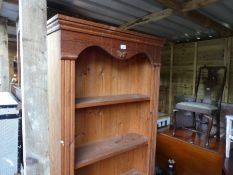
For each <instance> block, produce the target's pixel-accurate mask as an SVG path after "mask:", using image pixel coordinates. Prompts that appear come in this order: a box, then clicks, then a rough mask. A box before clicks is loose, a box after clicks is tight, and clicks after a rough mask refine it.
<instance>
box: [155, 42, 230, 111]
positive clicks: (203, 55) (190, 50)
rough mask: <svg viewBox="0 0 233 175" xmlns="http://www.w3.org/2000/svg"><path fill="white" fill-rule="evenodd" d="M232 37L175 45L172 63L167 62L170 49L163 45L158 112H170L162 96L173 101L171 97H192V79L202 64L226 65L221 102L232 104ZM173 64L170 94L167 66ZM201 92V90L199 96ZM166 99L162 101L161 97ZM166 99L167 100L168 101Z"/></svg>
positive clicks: (193, 85)
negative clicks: (223, 92)
mask: <svg viewBox="0 0 233 175" xmlns="http://www.w3.org/2000/svg"><path fill="white" fill-rule="evenodd" d="M232 53H233V46H232V38H225V39H224V38H220V39H212V40H205V41H199V42H195V43H193V42H192V43H183V44H175V45H174V50H173V55H174V56H173V57H174V58H173V63H172V65H170V63H171V62H170V60H169V56H170V55H171V48H169V47H164V49H163V50H162V59H161V62H162V63H165V64H164V65H163V64H162V67H161V82H160V104H159V105H160V106H159V110H160V111H161V112H166V113H169V112H171V110H172V107H170V106H169V105H167V104H170V103H164V102H163V103H162V99H170V100H172V102H171V103H172V104H173V98H174V96H193V95H194V89H195V79H196V76H197V73H198V70H199V67H201V66H204V65H210V66H218V65H227V66H228V73H227V74H228V75H227V83H226V84H227V85H228V86H226V87H225V95H224V98H223V101H224V102H228V103H233V78H231V77H233V71H232V69H233V65H232V61H233V58H232V55H233V54H232ZM171 66H172V93H171V94H172V95H170V93H169V88H168V87H169V83H170V79H169V77H170V73H171V70H170V67H171ZM202 95H203V93H202V92H200V94H199V97H201V96H202ZM164 101H165V100H164ZM168 101H169V100H168Z"/></svg>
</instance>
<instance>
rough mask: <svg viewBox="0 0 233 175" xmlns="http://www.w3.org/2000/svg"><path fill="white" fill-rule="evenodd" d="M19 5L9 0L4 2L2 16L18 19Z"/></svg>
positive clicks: (13, 19)
mask: <svg viewBox="0 0 233 175" xmlns="http://www.w3.org/2000/svg"><path fill="white" fill-rule="evenodd" d="M18 13H19V11H18V5H17V4H13V3H9V2H4V1H3V3H2V7H1V10H0V16H2V17H6V18H8V19H9V20H12V21H16V19H17V18H18Z"/></svg>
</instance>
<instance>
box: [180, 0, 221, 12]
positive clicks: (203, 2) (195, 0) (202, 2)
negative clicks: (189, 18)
mask: <svg viewBox="0 0 233 175" xmlns="http://www.w3.org/2000/svg"><path fill="white" fill-rule="evenodd" d="M219 1H220V0H191V1H189V2H187V3H186V4H184V5H183V7H182V12H188V11H191V10H195V9H198V8H202V7H205V6H208V5H210V4H214V3H216V2H219Z"/></svg>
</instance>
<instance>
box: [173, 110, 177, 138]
mask: <svg viewBox="0 0 233 175" xmlns="http://www.w3.org/2000/svg"><path fill="white" fill-rule="evenodd" d="M177 111H178V110H176V109H174V110H173V117H172V119H173V133H172V135H173V136H175V135H176V113H177Z"/></svg>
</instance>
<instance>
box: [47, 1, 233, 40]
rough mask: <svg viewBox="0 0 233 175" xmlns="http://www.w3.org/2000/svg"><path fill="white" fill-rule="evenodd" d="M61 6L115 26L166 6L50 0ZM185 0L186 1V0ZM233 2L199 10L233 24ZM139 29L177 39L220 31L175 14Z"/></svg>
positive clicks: (152, 2)
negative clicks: (74, 9) (232, 17)
mask: <svg viewBox="0 0 233 175" xmlns="http://www.w3.org/2000/svg"><path fill="white" fill-rule="evenodd" d="M49 2H52V3H55V4H57V6H60V7H61V6H68V7H69V8H74V7H75V8H76V12H77V14H79V15H81V16H83V17H86V18H89V19H92V20H97V21H101V22H104V23H108V24H112V25H115V26H119V25H122V24H124V23H126V22H128V21H130V20H133V19H137V18H140V17H143V16H145V15H148V14H150V13H153V12H158V11H161V10H163V9H164V7H163V6H162V5H160V4H159V3H158V2H156V1H155V0H49ZM182 2H184V0H183V1H182ZM232 7H233V1H229V0H224V1H220V2H218V3H215V4H213V5H209V6H208V7H205V8H201V9H199V10H198V11H199V12H200V13H202V14H204V15H207V16H209V17H210V18H212V19H214V20H216V21H217V22H221V23H226V24H229V25H230V26H232V25H233V20H231V19H230V18H231V16H232V15H233V11H232ZM216 11H218V13H216ZM222 12H223V13H222ZM131 30H137V31H141V32H145V33H149V34H152V35H158V36H162V37H165V38H167V39H169V40H173V41H190V40H193V39H195V38H198V39H199V38H200V39H202V38H208V37H211V38H212V37H218V33H217V32H215V31H213V30H211V29H208V28H206V27H203V26H201V25H199V24H196V23H194V22H192V21H190V20H188V19H186V18H184V17H182V16H179V15H174V16H170V17H168V18H164V19H162V20H160V21H157V22H150V23H148V24H145V25H142V26H136V27H134V28H132V29H131Z"/></svg>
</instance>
